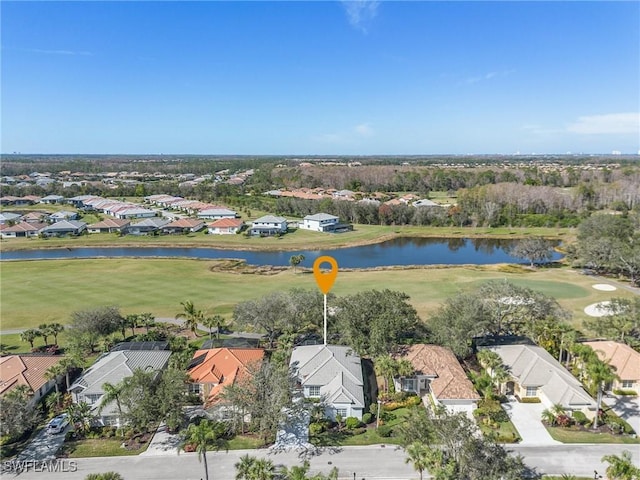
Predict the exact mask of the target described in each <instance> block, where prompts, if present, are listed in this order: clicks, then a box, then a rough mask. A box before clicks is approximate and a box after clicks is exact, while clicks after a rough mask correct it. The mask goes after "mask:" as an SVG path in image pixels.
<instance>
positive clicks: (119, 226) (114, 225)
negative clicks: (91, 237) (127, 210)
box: [87, 218, 131, 233]
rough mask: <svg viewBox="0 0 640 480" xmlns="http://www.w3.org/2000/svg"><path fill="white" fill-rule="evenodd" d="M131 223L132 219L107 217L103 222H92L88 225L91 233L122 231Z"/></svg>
mask: <svg viewBox="0 0 640 480" xmlns="http://www.w3.org/2000/svg"><path fill="white" fill-rule="evenodd" d="M129 225H131V221H130V220H123V219H120V218H105V219H104V220H102V221H101V222H97V223H92V224H91V225H89V226H88V227H87V230H88V231H89V233H114V232H122V231H124V230H126V228H127V227H128V226H129Z"/></svg>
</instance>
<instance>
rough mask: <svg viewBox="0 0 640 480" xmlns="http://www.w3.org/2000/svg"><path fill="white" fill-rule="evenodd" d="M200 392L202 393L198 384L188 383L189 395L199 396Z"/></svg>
mask: <svg viewBox="0 0 640 480" xmlns="http://www.w3.org/2000/svg"><path fill="white" fill-rule="evenodd" d="M201 391H202V385H200V384H199V383H190V384H189V393H194V394H196V395H200V392H201Z"/></svg>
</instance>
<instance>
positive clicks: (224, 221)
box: [209, 218, 244, 228]
mask: <svg viewBox="0 0 640 480" xmlns="http://www.w3.org/2000/svg"><path fill="white" fill-rule="evenodd" d="M243 223H244V222H243V221H242V220H240V219H239V218H220V219H218V220H216V221H215V222H212V223H210V224H209V227H210V228H229V227H241V226H242V224H243Z"/></svg>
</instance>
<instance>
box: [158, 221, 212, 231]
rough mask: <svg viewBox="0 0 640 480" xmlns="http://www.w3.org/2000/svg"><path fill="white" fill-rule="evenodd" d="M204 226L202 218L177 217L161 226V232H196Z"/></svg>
mask: <svg viewBox="0 0 640 480" xmlns="http://www.w3.org/2000/svg"><path fill="white" fill-rule="evenodd" d="M204 227H205V223H204V222H203V221H202V220H197V219H195V218H179V219H176V220H174V221H172V222H170V223H167V224H166V225H165V226H164V227H162V233H189V232H198V231H200V230H202V229H203V228H204Z"/></svg>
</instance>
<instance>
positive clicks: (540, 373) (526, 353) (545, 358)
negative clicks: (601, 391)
mask: <svg viewBox="0 0 640 480" xmlns="http://www.w3.org/2000/svg"><path fill="white" fill-rule="evenodd" d="M487 348H489V349H490V350H493V351H494V352H496V353H497V354H498V355H500V358H501V359H502V363H504V365H505V366H506V367H508V368H509V373H510V374H511V375H512V376H513V377H515V378H517V379H518V383H520V385H522V386H523V387H527V386H531V387H540V388H541V390H542V391H543V392H544V394H545V395H546V396H547V398H548V399H549V400H550V401H551V402H553V403H560V404H562V405H564V406H565V407H568V406H577V405H588V406H590V407H595V402H594V400H593V399H592V398H591V397H590V396H589V394H588V393H587V392H586V391H585V390H584V388H583V387H582V384H581V383H580V382H579V381H578V379H577V378H575V377H574V376H573V375H571V374H570V373H569V372H568V371H567V370H566V369H565V368H564V367H563V366H562V365H560V364H559V363H558V362H557V361H556V359H555V358H553V357H552V356H551V355H550V354H549V352H547V351H546V350H545V349H544V348H542V347H538V346H537V345H500V346H491V347H487Z"/></svg>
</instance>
